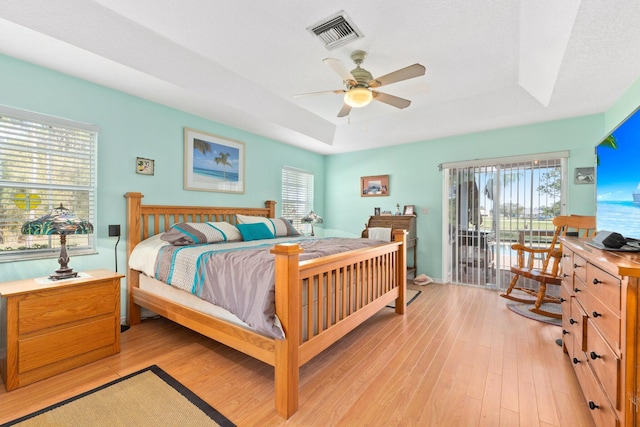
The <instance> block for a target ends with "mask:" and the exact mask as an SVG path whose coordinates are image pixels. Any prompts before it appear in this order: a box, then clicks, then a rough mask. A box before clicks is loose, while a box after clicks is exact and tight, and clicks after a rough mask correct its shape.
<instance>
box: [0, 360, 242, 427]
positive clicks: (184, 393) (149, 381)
mask: <svg viewBox="0 0 640 427" xmlns="http://www.w3.org/2000/svg"><path fill="white" fill-rule="evenodd" d="M5 426H20V427H31V426H83V427H86V426H92V427H93V426H109V427H117V426H123V427H124V426H136V427H138V426H154V427H157V426H190V427H191V426H207V427H211V426H214V427H215V426H220V427H231V426H235V424H233V423H232V422H231V421H229V420H228V419H227V418H226V417H225V416H224V415H222V414H221V413H220V412H218V411H216V410H215V409H214V408H212V407H211V406H209V404H208V403H206V402H205V401H204V400H202V399H200V398H199V397H198V396H196V395H195V394H194V393H193V392H191V391H190V390H189V389H188V388H186V387H185V386H183V385H182V384H180V383H179V382H178V381H177V380H175V379H174V378H173V377H171V376H170V375H169V374H167V373H166V372H164V371H163V370H162V369H160V368H159V367H158V366H156V365H153V366H150V367H148V368H145V369H143V370H141V371H138V372H135V373H133V374H130V375H127V376H126V377H123V378H119V379H117V380H115V381H112V382H110V383H108V384H105V385H103V386H100V387H98V388H95V389H93V390H90V391H88V392H86V393H82V394H80V395H78V396H76V397H72V398H70V399H67V400H65V401H63V402H60V403H57V404H55V405H52V406H50V407H48V408H45V409H42V410H40V411H38V412H34V413H33V414H30V415H27V416H24V417H21V418H19V419H17V420H14V421H10V422H8V423H6V424H2V425H1V426H0V427H5Z"/></svg>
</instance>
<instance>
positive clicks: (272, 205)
mask: <svg viewBox="0 0 640 427" xmlns="http://www.w3.org/2000/svg"><path fill="white" fill-rule="evenodd" d="M264 207H265V208H267V209H269V218H275V217H276V201H275V200H267V201H266V202H264Z"/></svg>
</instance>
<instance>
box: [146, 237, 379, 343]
mask: <svg viewBox="0 0 640 427" xmlns="http://www.w3.org/2000/svg"><path fill="white" fill-rule="evenodd" d="M278 240H279V242H278V243H285V241H283V240H282V239H278ZM291 241H292V242H296V243H299V244H300V246H301V247H302V248H303V249H304V252H303V253H302V254H301V255H300V260H301V261H303V260H307V259H312V258H318V257H322V256H326V255H331V254H336V253H340V252H345V251H349V250H353V249H359V248H364V247H368V246H373V245H377V244H380V243H381V242H379V241H376V240H369V239H347V238H324V239H318V238H315V239H303V240H300V239H295V240H291ZM220 248H221V246H220V245H216V244H213V245H197V246H165V247H163V248H162V250H161V251H160V253H159V254H158V257H157V260H156V279H158V280H161V281H163V282H165V283H168V284H170V285H172V286H175V287H178V288H181V289H184V290H186V291H189V292H191V293H193V294H194V295H197V296H199V297H200V298H202V299H204V300H206V301H209V302H211V303H213V304H215V305H217V306H220V307H223V308H225V309H226V310H228V311H230V312H231V313H233V314H235V315H236V316H237V317H238V318H239V319H240V320H242V321H243V322H245V323H246V324H248V325H249V326H250V327H251V328H252V329H253V330H255V331H256V332H258V333H260V334H262V335H265V336H268V337H273V338H279V339H282V338H284V333H283V331H282V328H281V327H280V322H279V321H278V320H277V318H276V311H275V280H274V269H275V267H274V264H275V263H274V255H273V254H271V253H269V251H270V250H271V249H272V248H273V244H272V243H271V244H264V245H259V246H252V247H246V248H233V249H228V248H226V249H220Z"/></svg>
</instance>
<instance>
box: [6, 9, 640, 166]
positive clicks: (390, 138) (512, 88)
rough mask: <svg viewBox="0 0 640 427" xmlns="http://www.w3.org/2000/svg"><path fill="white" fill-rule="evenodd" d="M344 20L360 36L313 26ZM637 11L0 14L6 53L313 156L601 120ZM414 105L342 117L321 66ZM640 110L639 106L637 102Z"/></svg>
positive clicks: (616, 91)
mask: <svg viewBox="0 0 640 427" xmlns="http://www.w3.org/2000/svg"><path fill="white" fill-rule="evenodd" d="M341 10H344V11H345V12H346V14H347V15H348V16H349V17H350V18H351V20H352V21H353V22H354V23H355V25H356V26H357V27H358V28H359V29H360V30H361V31H362V32H363V33H364V38H362V39H360V40H356V41H354V42H352V43H350V44H347V45H345V46H342V47H339V48H337V49H335V50H332V51H329V50H327V49H326V48H325V47H324V45H323V44H322V43H321V42H320V40H319V39H317V38H316V37H315V36H312V34H311V33H310V32H308V31H307V30H306V28H307V27H308V26H310V25H313V24H316V23H317V22H319V21H320V20H322V19H324V18H326V17H329V16H331V15H333V14H335V13H336V12H339V11H341ZM638 22H640V1H638V0H608V1H607V0H583V1H580V0H564V1H557V0H536V1H530V0H430V1H416V0H407V1H389V0H367V1H360V0H358V1H353V0H352V1H349V2H345V1H334V0H324V1H315V2H301V1H299V0H276V1H269V2H267V1H258V0H253V1H251V0H245V1H231V0H180V1H169V0H135V1H131V0H2V2H0V53H4V54H7V55H10V56H13V57H16V58H19V59H23V60H26V61H29V62H32V63H35V64H39V65H42V66H45V67H49V68H52V69H55V70H59V71H61V72H64V73H67V74H70V75H74V76H77V77H80V78H83V79H86V80H89V81H92V82H96V83H98V84H101V85H104V86H107V87H111V88H114V89H117V90H121V91H124V92H128V93H131V94H134V95H136V96H140V97H142V98H145V99H148V100H151V101H154V102H158V103H161V104H164V105H168V106H171V107H175V108H178V109H181V110H184V111H187V112H190V113H193V114H197V115H199V116H203V117H206V118H209V119H211V120H214V121H217V122H220V123H224V124H228V125H231V126H234V127H237V128H240V129H245V130H247V131H250V132H253V133H256V134H259V135H263V136H266V137H268V138H272V139H275V140H279V141H283V142H285V143H288V144H292V145H295V146H299V147H303V148H306V149H309V150H311V151H315V152H318V153H322V154H332V153H343V152H349V151H357V150H363V149H368V148H374V147H382V146H390V145H394V144H401V143H407V142H413V141H421V140H427V139H433V138H438V137H444V136H450V135H458V134H465V133H471V132H478V131H483V130H489V129H495V128H501V127H508V126H514V125H521V124H527V123H536V122H543V121H549V120H555V119H562V118H567V117H575V116H581V115H586V114H594V113H600V112H603V111H605V110H606V109H607V108H609V107H610V106H611V105H612V103H613V102H614V101H615V100H616V99H617V98H618V97H619V96H620V95H622V93H623V92H624V91H625V90H626V89H627V88H628V87H629V85H630V84H631V83H633V82H634V81H635V80H636V79H637V78H638V77H639V76H640V25H638ZM357 49H360V50H365V51H366V52H368V57H367V59H366V60H365V62H364V64H363V67H364V68H366V69H367V70H369V71H371V72H372V74H373V75H374V77H377V76H381V75H383V74H387V73H389V72H392V71H395V70H396V69H399V68H402V67H405V66H408V65H411V64H414V63H421V64H422V65H424V66H425V67H426V68H427V72H426V75H425V76H422V77H418V78H414V79H411V80H406V81H403V82H399V83H395V84H393V85H388V86H384V87H382V88H380V89H379V90H380V91H381V92H385V93H389V94H392V95H396V96H400V97H403V98H407V99H410V100H411V101H412V104H411V105H410V106H409V107H408V108H406V109H403V110H400V109H396V108H393V107H391V106H389V105H386V104H383V103H380V102H373V103H372V104H370V105H369V106H368V107H365V108H362V109H354V110H352V111H351V114H350V117H349V118H346V117H345V118H338V117H336V115H337V114H338V111H339V110H340V108H341V107H342V96H341V95H337V94H326V95H319V96H309V97H302V98H294V97H293V95H295V94H300V93H308V92H316V91H325V90H332V89H342V88H343V85H342V82H341V79H340V77H339V76H338V75H337V74H336V73H335V72H334V71H333V70H331V69H330V68H329V67H327V66H326V65H325V64H324V63H323V62H322V60H323V59H324V58H328V57H331V58H337V59H340V60H341V61H342V62H343V63H344V65H345V66H346V67H347V68H348V69H351V68H353V66H354V64H353V63H352V62H351V60H350V59H349V55H350V53H351V52H352V51H353V50H357ZM639 103H640V102H639Z"/></svg>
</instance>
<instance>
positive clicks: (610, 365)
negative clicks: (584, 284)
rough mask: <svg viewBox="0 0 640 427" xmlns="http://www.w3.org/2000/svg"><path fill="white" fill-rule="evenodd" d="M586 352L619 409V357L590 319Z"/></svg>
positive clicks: (595, 371)
mask: <svg viewBox="0 0 640 427" xmlns="http://www.w3.org/2000/svg"><path fill="white" fill-rule="evenodd" d="M586 354H587V356H588V357H589V365H590V366H591V368H592V369H593V372H594V373H595V375H596V377H597V378H598V380H599V382H600V383H601V384H602V388H603V389H604V391H605V392H606V394H607V396H608V397H609V400H610V401H611V402H612V403H613V404H614V406H615V407H616V408H618V409H619V408H620V396H619V390H618V384H619V381H620V359H619V358H618V357H617V355H616V354H615V352H614V351H613V350H612V349H611V347H609V345H608V344H607V343H606V342H605V340H604V338H603V337H602V335H600V333H599V332H598V330H597V329H596V328H595V327H594V325H593V322H591V319H589V320H588V321H587V351H586Z"/></svg>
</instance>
